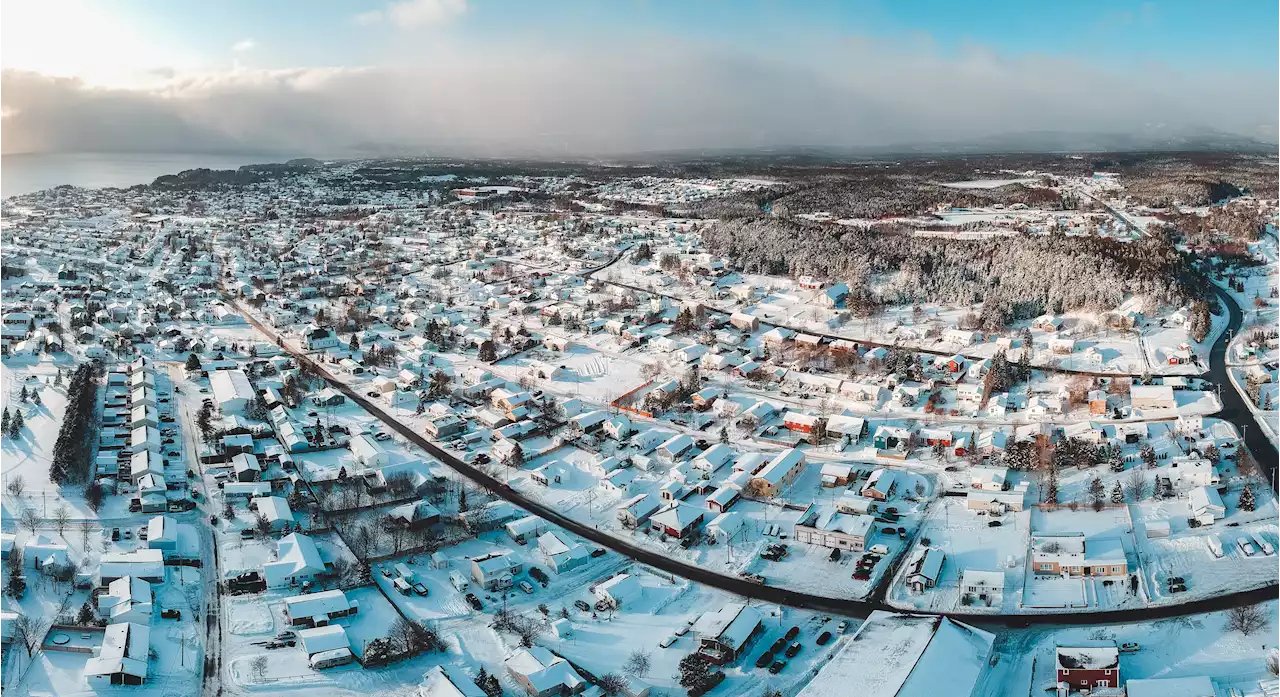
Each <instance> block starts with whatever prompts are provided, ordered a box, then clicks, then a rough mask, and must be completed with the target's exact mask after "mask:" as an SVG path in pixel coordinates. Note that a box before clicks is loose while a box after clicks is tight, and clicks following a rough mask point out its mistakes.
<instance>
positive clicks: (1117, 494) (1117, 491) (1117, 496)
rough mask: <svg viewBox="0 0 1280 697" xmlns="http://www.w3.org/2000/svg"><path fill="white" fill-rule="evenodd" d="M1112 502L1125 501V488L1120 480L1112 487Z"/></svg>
mask: <svg viewBox="0 0 1280 697" xmlns="http://www.w3.org/2000/svg"><path fill="white" fill-rule="evenodd" d="M1111 503H1124V488H1123V487H1121V486H1120V482H1119V481H1117V482H1116V483H1115V484H1114V485H1112V487H1111Z"/></svg>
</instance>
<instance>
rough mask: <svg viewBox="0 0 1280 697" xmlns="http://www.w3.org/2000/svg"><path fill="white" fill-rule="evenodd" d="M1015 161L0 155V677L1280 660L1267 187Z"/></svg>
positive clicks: (1223, 688) (195, 684) (1003, 671)
mask: <svg viewBox="0 0 1280 697" xmlns="http://www.w3.org/2000/svg"><path fill="white" fill-rule="evenodd" d="M1000 164H1001V165H1004V166H1000V165H997V164H993V163H992V161H991V160H986V159H984V160H981V161H975V162H972V163H965V164H964V166H963V167H955V168H952V169H951V170H949V171H950V172H951V173H952V176H951V177H950V179H949V180H948V181H946V182H945V183H943V184H932V183H931V184H928V186H930V187H932V189H931V191H932V192H933V194H934V195H935V196H936V195H946V196H952V195H954V196H955V197H956V198H955V200H938V201H936V202H931V203H929V204H928V205H927V206H925V207H924V208H922V209H920V210H916V211H914V212H910V213H902V212H899V213H895V214H892V215H887V216H886V215H870V214H863V215H861V216H859V215H858V214H857V213H856V212H851V211H850V210H848V209H847V208H848V207H847V206H846V205H845V203H843V202H838V201H837V200H836V199H831V200H832V205H831V206H830V207H826V206H825V204H824V200H825V199H823V197H822V195H820V194H814V193H813V191H814V190H813V189H806V188H804V186H803V185H802V184H801V181H802V180H803V178H804V176H805V175H804V173H803V171H791V170H788V171H785V172H781V173H780V172H776V171H772V170H769V169H760V170H758V171H754V170H752V169H751V168H748V167H739V168H730V167H726V168H725V169H726V170H733V169H737V170H741V171H733V172H730V173H727V174H725V175H723V176H694V175H689V176H659V175H657V174H654V173H652V172H644V173H632V172H630V171H629V170H628V169H627V168H617V169H614V170H604V169H601V168H595V167H587V166H584V167H583V168H582V169H581V170H580V171H575V172H570V173H566V172H565V171H564V168H563V167H557V168H554V169H555V171H541V170H540V169H539V168H538V167H536V166H529V167H516V166H513V167H512V168H511V169H510V170H509V171H502V170H500V169H495V167H494V166H491V165H483V166H478V165H472V164H469V163H466V162H450V161H412V162H411V161H399V160H397V161H372V160H357V161H339V162H321V161H317V160H305V161H303V160H300V161H294V162H291V163H289V164H287V165H282V166H272V167H271V168H269V169H268V168H263V169H255V168H243V169H241V170H240V171H239V172H210V171H209V170H197V171H190V172H184V173H182V174H178V175H176V176H167V177H161V178H160V179H158V180H156V182H155V183H154V184H152V185H150V186H138V187H132V188H128V189H81V188H74V187H59V188H56V189H49V190H44V191H40V192H37V193H32V194H27V195H22V196H16V197H11V198H9V199H6V200H5V201H4V210H3V213H4V216H3V244H4V260H3V276H4V279H3V291H4V307H3V315H2V317H0V323H2V326H0V348H2V351H3V362H2V363H0V366H2V378H3V395H4V425H3V451H2V454H0V456H2V457H3V462H4V468H3V480H4V482H3V517H2V518H0V524H2V526H3V537H2V538H0V539H2V540H3V560H4V561H3V576H4V598H3V607H4V611H3V615H2V617H0V626H2V627H3V640H4V659H3V690H4V691H5V692H6V693H12V694H14V695H85V694H99V695H103V694H110V695H124V694H130V695H144V694H145V695H157V696H159V695H165V696H166V697H167V696H168V695H209V696H211V697H212V696H214V695H224V694H225V695H254V694H273V693H278V692H281V691H293V690H306V691H314V692H315V693H316V694H325V695H330V694H332V695H354V694H390V695H421V696H422V697H456V696H459V695H460V696H463V697H482V696H483V697H496V696H497V695H504V694H505V695H532V696H534V697H544V696H549V695H578V694H582V695H592V696H594V695H626V696H628V697H645V696H654V697H656V696H657V695H684V694H688V695H690V696H692V697H697V696H698V695H704V694H708V695H751V696H753V697H754V696H757V695H758V696H764V695H770V696H772V695H785V696H786V697H793V696H799V697H829V696H836V695H854V694H856V695H885V696H886V697H889V696H893V695H898V696H901V695H960V696H964V695H975V696H977V695H984V696H985V695H991V696H993V697H995V696H1000V695H1008V696H1012V695H1019V696H1020V695H1026V694H1037V693H1038V694H1045V690H1048V691H1049V692H1051V693H1055V694H1057V695H1059V696H1060V697H1067V696H1068V695H1070V694H1072V693H1080V694H1091V695H1129V696H1130V697H1146V696H1148V695H1165V696H1168V695H1174V696H1175V697H1183V696H1185V697H1227V696H1228V695H1236V696H1245V695H1267V696H1273V695H1275V694H1276V693H1277V689H1278V684H1277V678H1276V675H1275V673H1276V670H1277V665H1276V661H1277V653H1276V642H1275V632H1276V626H1275V624H1274V619H1275V616H1276V612H1277V601H1276V595H1277V568H1278V566H1277V562H1278V560H1280V557H1277V554H1276V547H1277V545H1280V535H1278V533H1277V499H1276V495H1275V490H1274V484H1275V469H1276V452H1275V445H1274V444H1275V440H1276V430H1277V423H1276V418H1277V417H1276V414H1277V411H1276V410H1277V407H1278V406H1280V395H1277V393H1276V390H1275V386H1276V383H1277V378H1278V377H1280V376H1278V375H1277V368H1276V363H1277V360H1278V359H1280V343H1278V342H1277V334H1276V332H1275V323H1276V312H1277V303H1278V302H1280V301H1278V299H1277V274H1276V267H1275V261H1276V254H1277V246H1276V237H1275V230H1276V219H1275V207H1276V201H1275V192H1274V190H1272V191H1271V192H1269V193H1264V192H1261V191H1255V192H1252V193H1250V192H1246V191H1236V192H1233V193H1232V194H1231V195H1230V196H1228V197H1226V198H1225V200H1214V201H1211V202H1205V203H1199V202H1187V201H1182V200H1173V199H1171V200H1168V201H1163V202H1161V201H1153V200H1151V198H1150V194H1148V193H1142V192H1141V191H1139V188H1138V185H1137V184H1136V183H1133V184H1132V185H1131V181H1130V180H1131V177H1132V178H1133V179H1134V180H1137V181H1141V182H1145V183H1149V182H1148V181H1147V177H1149V174H1146V173H1143V174H1142V175H1141V176H1139V175H1138V174H1132V175H1130V174H1126V173H1125V172H1119V173H1117V172H1109V171H1101V170H1098V171H1095V170H1093V169H1090V168H1087V167H1086V165H1087V163H1081V162H1079V161H1078V160H1075V159H1072V158H1068V157H1065V156H1063V157H1055V158H1050V157H1045V158H1041V161H1040V162H1039V163H1038V164H1037V167H1038V168H1037V167H1031V166H1030V165H1028V164H1027V163H1025V162H1020V161H1011V162H1007V163H1004V162H1001V163H1000ZM1262 164H1263V165H1265V166H1267V167H1270V168H1271V169H1272V172H1271V177H1272V179H1271V182H1272V186H1273V189H1274V165H1275V162H1274V159H1273V160H1272V161H1270V162H1263V163H1262ZM551 169H553V168H548V170H551ZM904 169H906V170H908V171H910V170H911V165H905V166H904ZM958 171H964V172H965V175H964V177H963V178H962V177H960V176H959V175H956V174H955V172H958ZM919 176H921V177H922V178H923V179H922V180H921V181H926V180H929V181H932V179H933V178H935V177H942V176H944V175H943V174H942V173H940V172H935V171H933V170H931V169H928V168H926V171H925V173H923V174H921V175H919ZM939 192H941V193H939ZM744 208H745V209H748V210H747V211H746V212H744V211H743V209H744ZM788 236H790V237H792V238H794V240H795V242H794V244H792V245H790V246H789V247H788V248H786V249H782V248H780V247H779V246H778V245H782V246H784V247H787V245H786V243H785V242H784V241H783V240H785V239H786V238H787V237H788ZM841 240H852V241H845V242H842V241H841ZM864 244H865V245H870V246H878V248H879V249H878V251H877V250H869V251H860V247H859V246H860V245H864ZM891 244H899V245H900V246H901V248H900V249H897V250H896V251H892V252H890V251H888V245H891ZM824 245H830V246H824ZM864 254H865V255H875V254H879V255H896V256H894V257H893V258H895V259H900V261H895V262H893V264H892V265H891V266H887V267H886V266H883V265H880V264H878V263H874V262H875V259H877V258H881V257H871V258H870V259H871V262H873V263H869V262H868V258H864V257H863V256H860V255H864ZM957 255H964V256H966V257H968V260H967V261H960V260H959V256H957ZM979 255H982V256H983V257H984V258H985V259H987V261H985V262H984V264H997V265H999V264H1004V265H1006V266H1005V268H1004V269H1003V276H1002V277H1001V278H999V279H997V280H998V282H996V281H991V282H987V281H982V280H975V279H979V276H978V275H975V274H985V273H990V274H995V273H996V272H995V271H994V270H992V267H990V266H988V267H986V268H987V270H986V271H978V270H977V267H972V268H970V267H968V266H965V265H966V264H973V263H975V262H974V261H973V259H974V258H976V257H977V256H979ZM1010 255H1013V256H1010ZM1130 255H1134V256H1133V258H1138V257H1141V258H1143V259H1145V260H1146V261H1144V262H1143V263H1141V264H1138V263H1131V260H1132V259H1131V256H1130ZM837 257H838V260H837V259H836V258H837ZM1013 257H1017V259H1013ZM1153 259H1155V260H1158V261H1151V260H1153ZM948 265H950V266H948ZM931 267H932V268H931ZM944 267H945V268H944ZM961 267H963V268H961ZM947 269H959V270H958V271H954V270H947ZM1086 272H1087V273H1091V274H1093V277H1080V276H1079V275H1078V274H1080V273H1086ZM974 288H979V289H978V290H975V289H974ZM854 685H857V686H859V687H858V688H857V689H855V688H853V687H852V686H854Z"/></svg>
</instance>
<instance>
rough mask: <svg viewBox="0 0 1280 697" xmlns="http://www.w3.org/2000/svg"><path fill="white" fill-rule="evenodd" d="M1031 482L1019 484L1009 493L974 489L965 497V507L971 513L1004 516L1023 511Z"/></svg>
mask: <svg viewBox="0 0 1280 697" xmlns="http://www.w3.org/2000/svg"><path fill="white" fill-rule="evenodd" d="M1030 487H1031V483H1030V482H1018V485H1017V486H1015V487H1013V488H1012V489H1010V490H1008V491H986V490H983V489H973V490H970V491H969V493H968V494H967V495H966V496H965V507H966V508H968V509H969V510H971V511H987V512H988V513H996V514H1004V513H1007V512H1009V511H1021V510H1022V509H1023V508H1024V507H1025V506H1026V498H1027V492H1028V491H1029V490H1030Z"/></svg>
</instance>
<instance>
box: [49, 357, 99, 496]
mask: <svg viewBox="0 0 1280 697" xmlns="http://www.w3.org/2000/svg"><path fill="white" fill-rule="evenodd" d="M96 373H97V370H96V368H95V364H94V363H81V364H80V365H79V366H77V367H76V369H75V372H73V373H72V374H71V381H70V382H69V383H68V385H67V412H66V414H65V415H64V416H63V418H62V428H60V429H59V430H58V440H57V442H56V443H54V445H53V460H52V461H51V462H50V463H49V478H50V479H51V480H52V481H54V482H55V483H58V484H67V483H83V482H85V481H88V479H89V474H90V472H89V465H90V462H89V456H90V454H91V453H92V449H91V447H90V443H91V442H92V441H91V438H90V436H92V435H93V433H92V431H93V410H94V405H95V403H96V402H97V399H98V384H97V381H96V380H95V379H94V377H95V375H96Z"/></svg>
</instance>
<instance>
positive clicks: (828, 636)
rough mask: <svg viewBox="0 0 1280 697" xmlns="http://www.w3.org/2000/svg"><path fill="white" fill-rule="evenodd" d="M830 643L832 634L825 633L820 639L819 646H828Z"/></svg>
mask: <svg viewBox="0 0 1280 697" xmlns="http://www.w3.org/2000/svg"><path fill="white" fill-rule="evenodd" d="M829 641H831V632H823V633H822V634H821V635H820V636H819V637H818V646H826V645H827V642H829Z"/></svg>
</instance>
